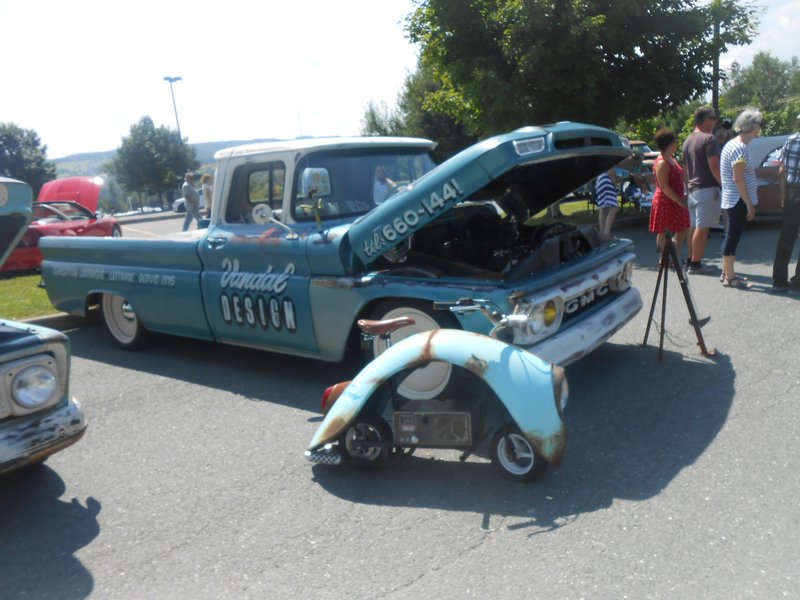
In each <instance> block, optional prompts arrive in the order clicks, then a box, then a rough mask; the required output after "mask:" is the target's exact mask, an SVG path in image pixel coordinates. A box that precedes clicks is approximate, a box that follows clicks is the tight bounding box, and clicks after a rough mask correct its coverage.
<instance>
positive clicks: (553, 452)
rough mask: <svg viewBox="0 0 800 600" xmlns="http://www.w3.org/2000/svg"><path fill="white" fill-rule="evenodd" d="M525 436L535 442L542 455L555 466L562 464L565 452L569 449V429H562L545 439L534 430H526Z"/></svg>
mask: <svg viewBox="0 0 800 600" xmlns="http://www.w3.org/2000/svg"><path fill="white" fill-rule="evenodd" d="M525 437H526V438H528V441H529V442H531V444H533V445H534V446H535V447H536V449H537V450H538V451H539V453H540V454H542V456H544V457H545V458H547V461H548V462H549V463H550V464H551V465H553V466H554V467H558V466H559V465H561V461H562V460H564V452H565V451H566V449H567V430H566V429H562V430H561V431H559V432H557V433H554V434H553V435H551V436H548V437H547V439H546V440H545V439H543V438H542V437H541V436H539V435H537V434H536V432H534V431H526V432H525Z"/></svg>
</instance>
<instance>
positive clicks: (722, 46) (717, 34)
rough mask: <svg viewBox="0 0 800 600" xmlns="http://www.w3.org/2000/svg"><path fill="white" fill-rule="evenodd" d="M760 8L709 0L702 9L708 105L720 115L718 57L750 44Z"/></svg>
mask: <svg viewBox="0 0 800 600" xmlns="http://www.w3.org/2000/svg"><path fill="white" fill-rule="evenodd" d="M759 12H760V11H759V9H758V8H756V7H755V6H754V5H753V4H751V3H749V2H740V1H739V0H711V1H710V2H709V3H708V5H707V6H706V7H705V13H706V21H707V23H708V25H707V30H706V48H707V49H708V51H709V53H710V64H711V94H712V97H711V105H712V106H713V107H714V110H716V111H717V112H719V88H720V81H721V80H723V79H724V77H725V74H724V73H723V72H722V71H721V69H720V67H719V58H720V55H721V54H724V53H725V52H727V51H728V46H745V45H747V44H749V43H750V42H752V41H753V38H754V37H755V35H756V33H757V31H758V17H757V15H758V13H759Z"/></svg>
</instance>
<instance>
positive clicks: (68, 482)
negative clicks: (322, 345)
mask: <svg viewBox="0 0 800 600" xmlns="http://www.w3.org/2000/svg"><path fill="white" fill-rule="evenodd" d="M617 233H618V234H621V235H623V236H626V237H630V238H632V239H633V240H634V241H635V243H636V251H637V254H638V258H637V270H636V271H635V275H634V276H635V284H636V285H637V286H638V287H639V289H640V290H641V292H642V296H643V300H644V304H645V307H644V309H643V310H642V311H641V312H640V313H639V315H637V317H636V318H635V319H634V320H633V321H632V322H631V323H630V324H628V325H627V326H626V327H625V328H623V329H622V330H621V331H620V332H619V333H618V334H617V335H616V336H614V338H612V340H611V341H610V342H609V343H606V344H604V345H603V346H602V347H601V348H599V349H598V350H597V351H595V352H594V353H593V354H591V355H590V356H589V357H588V358H586V359H584V360H581V361H579V362H578V363H575V364H573V365H570V366H568V367H567V375H568V378H569V382H570V390H571V394H570V404H569V406H568V407H567V411H566V419H567V426H568V430H569V443H568V448H567V452H566V456H565V460H564V463H563V464H562V465H561V466H560V467H559V468H552V469H550V470H549V471H548V472H547V473H546V474H545V476H544V477H543V478H542V479H541V480H540V481H538V482H536V483H535V484H532V485H520V484H516V483H512V482H508V481H505V480H503V479H501V478H499V477H498V476H497V474H496V473H495V472H494V469H493V468H492V467H491V465H490V464H489V463H488V461H487V460H486V459H485V457H482V456H476V457H474V458H471V459H470V460H468V461H467V462H466V463H464V464H461V463H459V462H458V460H457V458H456V456H454V455H453V454H450V453H444V452H419V453H418V454H417V455H415V456H414V457H411V458H409V459H408V460H407V461H405V462H404V463H403V464H401V465H399V466H398V467H397V468H392V469H387V470H382V471H379V472H362V471H356V470H352V469H343V468H334V467H325V466H322V465H316V466H312V465H310V464H308V463H307V462H305V460H304V459H303V457H302V453H303V450H305V444H306V443H307V441H308V440H309V439H310V437H311V435H312V434H313V432H314V430H315V428H316V427H317V426H318V424H319V414H318V410H319V399H320V393H321V390H322V389H324V387H325V386H326V385H330V384H331V383H332V382H335V381H337V380H341V379H346V378H348V376H349V375H351V374H352V370H353V369H355V368H357V365H354V364H342V365H335V364H327V363H319V362H316V361H310V360H302V359H296V358H292V357H286V356H280V355H274V354H270V353H264V352H256V351H252V350H247V349H242V348H233V347H223V346H219V345H215V344H211V343H199V342H194V341H188V340H181V339H178V338H170V337H165V338H164V339H163V340H161V343H160V344H159V345H158V346H156V347H154V348H151V349H149V350H147V351H144V352H125V351H122V350H119V349H116V348H115V347H114V346H113V345H112V344H111V343H110V341H109V340H108V338H107V336H106V335H105V332H103V330H102V329H101V328H100V327H98V326H96V325H93V324H90V323H81V322H78V323H76V322H74V321H70V320H68V319H61V320H59V319H53V320H51V323H52V324H58V323H61V326H63V327H64V328H65V329H67V330H68V332H69V335H70V338H71V340H72V348H73V369H72V384H71V387H72V392H73V393H74V394H75V395H76V396H77V397H78V398H79V399H80V400H81V401H82V403H83V404H84V406H85V408H86V411H87V414H88V415H89V418H90V425H89V427H90V428H89V430H88V432H87V435H86V437H85V438H84V439H83V440H81V442H80V443H79V444H77V445H76V446H74V447H73V448H70V449H68V450H66V451H64V452H62V453H60V454H57V455H55V456H54V457H52V458H51V459H50V460H49V461H48V463H47V465H46V467H45V468H44V469H43V470H41V471H40V472H39V473H38V474H30V473H29V474H20V475H16V476H13V477H10V478H7V479H5V480H4V481H3V482H2V485H0V515H3V516H2V517H0V519H1V520H0V548H1V549H2V552H1V553H0V581H2V582H3V583H2V584H0V585H2V586H3V587H2V588H0V589H1V590H2V591H0V596H8V597H23V596H27V597H37V598H48V597H52V598H86V597H98V598H105V597H113V598H170V599H172V598H192V599H196V598H215V599H217V598H263V597H280V598H283V597H287V598H288V597H302V598H332V599H333V598H341V597H344V596H347V597H351V598H398V599H399V598H414V597H428V596H436V597H440V598H464V597H474V598H488V597H492V598H495V597H511V596H516V595H520V594H521V595H524V596H526V597H541V598H637V599H638V598H669V599H670V600H671V599H674V598H704V599H709V598H711V599H716V598H719V599H723V598H724V599H726V600H727V599H729V598H759V599H760V598H770V599H771V598H782V597H786V598H791V597H796V596H797V590H798V589H800V581H798V573H800V554H798V553H797V551H796V545H797V539H798V537H800V525H798V523H800V507H799V506H798V503H797V502H796V501H795V498H796V497H797V496H798V495H799V494H800V479H798V477H797V470H798V458H797V451H796V447H797V445H798V442H800V425H799V424H798V423H799V421H798V419H797V400H798V397H800V393H799V392H800V369H798V364H800V340H799V339H798V338H799V337H800V333H799V332H800V328H798V326H797V314H798V312H797V309H798V302H800V297H799V296H789V295H783V296H776V295H773V294H770V293H769V292H768V291H767V289H768V287H769V285H770V283H771V281H770V273H771V263H772V255H773V253H774V247H775V241H776V238H777V229H776V228H775V225H774V224H770V223H756V224H755V225H754V226H752V227H750V228H748V230H747V231H746V232H745V234H744V236H743V238H742V242H741V245H740V252H739V256H738V261H737V262H738V270H739V271H740V272H741V273H742V274H745V275H748V276H749V277H750V281H751V282H752V283H753V288H752V289H751V290H749V291H741V290H735V289H726V288H723V287H722V285H721V283H720V282H719V279H718V275H719V270H718V268H719V266H720V260H719V259H718V258H716V257H715V256H714V254H715V253H716V252H717V251H718V247H719V243H720V242H721V237H720V236H719V234H715V235H714V237H713V238H712V240H711V242H710V244H709V248H708V254H709V256H710V257H711V258H710V260H709V264H710V266H711V269H710V272H709V273H708V274H705V275H692V276H691V277H690V285H691V289H692V295H693V298H694V299H695V303H696V306H697V309H698V312H699V313H700V314H701V315H702V316H709V317H710V320H709V322H708V324H707V325H706V326H705V327H703V329H702V332H703V336H704V339H705V341H706V344H707V346H708V347H709V348H714V349H715V350H716V353H715V354H714V355H713V356H703V355H701V354H700V352H699V348H698V346H697V343H696V342H697V341H696V338H695V333H694V330H693V328H692V327H691V326H690V325H689V322H688V312H687V310H686V306H685V303H684V300H683V297H682V295H681V292H680V288H679V286H678V282H677V279H676V277H675V275H674V273H673V274H670V275H669V276H668V288H667V305H666V309H667V310H666V320H665V329H664V333H665V336H664V351H665V352H664V357H663V361H659V360H658V349H657V346H658V337H659V333H660V326H661V323H660V305H659V307H657V311H656V315H657V318H656V323H655V324H654V325H653V327H654V329H653V331H652V332H651V334H650V340H649V343H648V345H647V346H645V347H643V346H642V341H643V337H644V331H645V328H646V326H647V317H648V312H649V307H650V302H651V300H652V296H653V289H654V287H655V282H656V276H657V273H658V268H657V263H658V255H657V253H656V252H655V241H654V239H653V237H652V236H651V235H649V234H647V233H646V232H645V231H644V230H643V227H641V226H636V227H625V228H623V229H618V230H617ZM795 256H796V254H795Z"/></svg>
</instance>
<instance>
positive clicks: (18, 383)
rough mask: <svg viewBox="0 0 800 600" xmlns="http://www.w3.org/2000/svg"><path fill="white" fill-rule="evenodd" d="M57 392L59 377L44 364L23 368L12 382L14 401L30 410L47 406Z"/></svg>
mask: <svg viewBox="0 0 800 600" xmlns="http://www.w3.org/2000/svg"><path fill="white" fill-rule="evenodd" d="M57 392H58V378H57V377H56V374H55V373H53V371H52V370H50V369H49V368H48V367H46V366H44V365H33V366H30V367H27V368H25V369H22V370H21V371H20V372H19V373H17V374H16V376H15V377H14V380H13V381H12V382H11V397H12V398H13V399H14V402H16V403H17V404H19V405H20V406H21V407H22V408H26V409H29V410H33V409H36V408H40V407H42V406H46V405H47V403H48V402H50V401H51V400H52V399H53V396H54V395H55V394H56V393H57Z"/></svg>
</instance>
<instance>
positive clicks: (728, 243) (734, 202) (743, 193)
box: [720, 108, 763, 289]
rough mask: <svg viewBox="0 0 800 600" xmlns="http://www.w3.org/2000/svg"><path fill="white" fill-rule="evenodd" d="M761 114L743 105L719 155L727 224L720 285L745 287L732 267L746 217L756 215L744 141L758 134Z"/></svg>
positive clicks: (754, 188) (752, 174) (754, 187)
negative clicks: (731, 136) (729, 138)
mask: <svg viewBox="0 0 800 600" xmlns="http://www.w3.org/2000/svg"><path fill="white" fill-rule="evenodd" d="M762 119H763V115H762V114H761V111H759V110H758V109H756V108H746V109H745V110H743V111H742V113H741V114H740V115H739V116H738V117H737V118H736V122H735V123H734V125H733V130H734V131H735V132H736V133H737V134H738V135H737V136H736V137H735V138H733V139H732V140H731V141H729V142H728V143H727V144H725V147H724V148H723V149H722V154H721V155H720V174H721V175H722V209H723V210H724V211H725V212H727V213H728V226H727V227H726V228H725V239H724V240H723V242H722V285H724V286H725V287H733V288H737V289H748V288H749V287H750V284H749V283H747V278H746V277H741V276H739V275H737V274H736V271H735V270H734V263H735V261H736V247H737V246H738V244H739V238H740V237H741V236H742V231H744V226H745V223H746V222H747V221H752V220H753V219H755V218H756V204H758V196H757V183H756V174H755V171H753V164H752V159H751V158H750V151H749V150H748V149H747V144H748V142H750V140H752V139H754V138H756V137H758V134H759V132H760V131H761V120H762Z"/></svg>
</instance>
